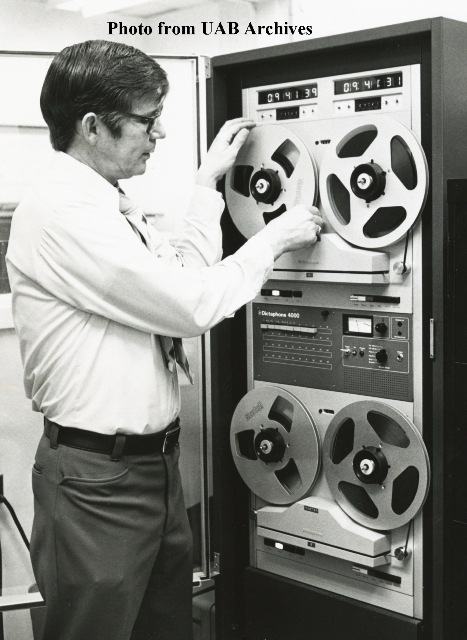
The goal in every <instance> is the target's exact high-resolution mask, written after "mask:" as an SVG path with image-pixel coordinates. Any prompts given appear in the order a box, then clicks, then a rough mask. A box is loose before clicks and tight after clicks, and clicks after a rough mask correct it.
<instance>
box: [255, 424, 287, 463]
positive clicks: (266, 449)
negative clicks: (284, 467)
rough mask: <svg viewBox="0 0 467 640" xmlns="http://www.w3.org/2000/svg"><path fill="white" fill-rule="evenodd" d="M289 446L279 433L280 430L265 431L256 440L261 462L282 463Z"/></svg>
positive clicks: (256, 449) (257, 453)
mask: <svg viewBox="0 0 467 640" xmlns="http://www.w3.org/2000/svg"><path fill="white" fill-rule="evenodd" d="M286 448H287V445H286V444H285V441H284V438H283V437H282V435H281V434H280V433H279V429H271V428H269V429H263V430H262V431H260V432H259V433H258V435H257V436H256V438H255V451H256V455H257V456H258V458H259V459H260V460H262V461H263V462H266V464H268V463H269V462H280V461H281V460H282V458H283V457H284V453H285V450H286Z"/></svg>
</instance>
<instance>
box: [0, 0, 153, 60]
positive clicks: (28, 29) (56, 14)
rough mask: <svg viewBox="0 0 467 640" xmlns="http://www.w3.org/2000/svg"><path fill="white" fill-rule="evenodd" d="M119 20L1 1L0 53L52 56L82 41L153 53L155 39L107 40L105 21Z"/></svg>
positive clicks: (135, 21)
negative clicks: (112, 42) (109, 42)
mask: <svg viewBox="0 0 467 640" xmlns="http://www.w3.org/2000/svg"><path fill="white" fill-rule="evenodd" d="M121 19H122V16H118V15H115V14H112V13H108V14H105V15H101V16H95V17H93V18H87V19H84V18H82V17H81V14H79V13H75V12H71V11H59V10H54V9H50V10H48V9H46V8H45V7H44V5H40V4H37V5H36V4H33V3H29V2H23V1H22V0H1V2H0V49H2V50H6V51H51V52H54V51H60V50H61V49H63V47H66V46H68V45H70V44H74V43H76V42H81V41H83V40H91V39H101V40H115V41H118V42H127V43H128V44H133V45H135V46H137V47H138V48H140V49H142V50H143V51H147V52H149V51H151V50H155V45H156V42H155V38H154V36H145V35H142V36H140V35H138V36H118V35H117V36H109V35H108V26H107V21H119V20H121ZM140 22H141V20H140V19H138V18H128V19H127V18H125V24H127V25H128V26H131V25H135V26H137V25H138V24H139V23H140ZM135 38H136V39H137V42H135Z"/></svg>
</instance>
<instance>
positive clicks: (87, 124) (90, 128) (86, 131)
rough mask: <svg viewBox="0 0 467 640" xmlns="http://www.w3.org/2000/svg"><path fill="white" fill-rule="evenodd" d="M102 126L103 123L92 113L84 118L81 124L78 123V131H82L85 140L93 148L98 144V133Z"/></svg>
mask: <svg viewBox="0 0 467 640" xmlns="http://www.w3.org/2000/svg"><path fill="white" fill-rule="evenodd" d="M101 126H102V124H101V122H100V121H99V120H98V118H97V116H96V114H95V113H93V112H92V111H91V112H89V113H87V114H86V115H85V116H83V118H82V119H81V122H78V129H81V134H82V136H83V138H84V139H85V140H86V142H87V143H88V144H90V145H91V146H94V145H96V144H97V137H98V131H99V129H100V128H101Z"/></svg>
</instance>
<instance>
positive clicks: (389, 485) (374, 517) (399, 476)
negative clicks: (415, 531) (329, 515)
mask: <svg viewBox="0 0 467 640" xmlns="http://www.w3.org/2000/svg"><path fill="white" fill-rule="evenodd" d="M323 458H324V460H323V466H324V474H325V476H326V480H327V482H328V485H329V487H330V489H331V491H332V494H333V497H334V499H335V500H336V502H337V503H338V504H339V506H340V507H341V508H342V509H343V510H344V511H345V512H346V513H347V514H348V515H349V516H350V517H351V518H352V519H353V520H355V521H356V522H358V523H359V524H361V525H363V526H365V527H369V528H371V529H377V530H390V529H396V528H397V527H400V526H402V525H404V524H406V523H408V522H409V521H410V520H411V519H412V518H414V517H415V516H416V515H417V513H418V512H419V511H420V509H421V508H422V506H423V504H424V502H425V499H426V496H427V493H428V489H429V486H430V463H429V459H428V454H427V451H426V448H425V445H424V443H423V440H422V438H421V436H420V434H419V432H418V430H417V429H416V427H415V426H414V425H413V424H412V422H411V421H410V420H409V419H408V418H407V417H406V416H404V415H403V414H402V413H401V412H400V411H398V410H397V409H395V408H394V407H391V406H389V405H387V404H384V403H382V402H373V401H361V402H355V403H352V404H350V405H348V406H347V407H345V408H344V409H342V410H341V411H339V413H337V414H336V415H335V416H334V418H333V419H332V421H331V423H330V425H329V427H328V429H327V431H326V436H325V438H324V442H323Z"/></svg>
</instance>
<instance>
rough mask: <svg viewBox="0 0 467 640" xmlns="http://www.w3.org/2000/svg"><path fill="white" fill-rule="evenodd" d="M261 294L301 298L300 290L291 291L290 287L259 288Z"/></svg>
mask: <svg viewBox="0 0 467 640" xmlns="http://www.w3.org/2000/svg"><path fill="white" fill-rule="evenodd" d="M261 295H262V296H274V297H275V298H301V297H302V296H303V292H302V291H292V290H291V289H261Z"/></svg>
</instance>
